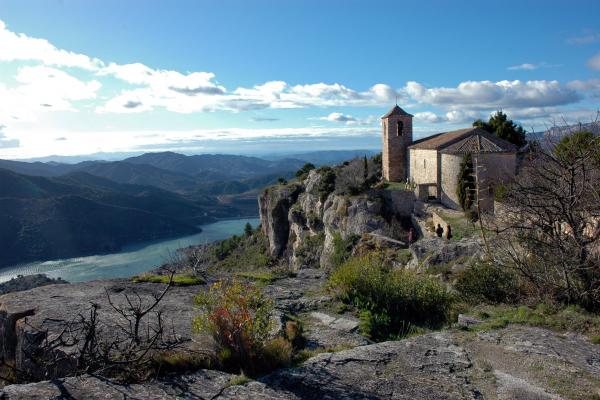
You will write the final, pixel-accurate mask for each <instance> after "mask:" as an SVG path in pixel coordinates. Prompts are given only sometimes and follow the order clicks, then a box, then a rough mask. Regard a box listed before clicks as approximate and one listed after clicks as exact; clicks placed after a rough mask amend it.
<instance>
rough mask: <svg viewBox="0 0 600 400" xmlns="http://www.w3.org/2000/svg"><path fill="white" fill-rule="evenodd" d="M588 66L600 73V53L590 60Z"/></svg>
mask: <svg viewBox="0 0 600 400" xmlns="http://www.w3.org/2000/svg"><path fill="white" fill-rule="evenodd" d="M587 66H588V67H590V68H591V69H595V70H596V71H600V53H598V54H596V55H595V56H593V57H592V58H590V59H589V60H588V62H587Z"/></svg>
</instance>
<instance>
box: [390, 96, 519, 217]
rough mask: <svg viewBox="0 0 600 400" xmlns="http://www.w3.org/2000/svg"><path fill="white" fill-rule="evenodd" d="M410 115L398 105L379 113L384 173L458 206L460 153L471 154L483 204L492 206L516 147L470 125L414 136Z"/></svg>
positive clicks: (511, 170)
mask: <svg viewBox="0 0 600 400" xmlns="http://www.w3.org/2000/svg"><path fill="white" fill-rule="evenodd" d="M412 119H413V116H412V115H411V114H409V113H407V112H406V111H404V110H403V109H402V108H400V107H398V105H396V106H394V107H393V108H392V109H391V110H390V111H389V112H388V113H387V114H385V115H384V116H383V117H381V120H382V127H383V152H382V161H383V178H384V179H385V180H387V181H390V182H406V181H408V182H410V183H412V184H414V185H415V187H416V192H417V196H418V197H419V198H421V199H430V200H432V199H435V200H437V201H439V202H441V203H442V204H443V205H445V206H446V207H449V208H453V209H456V210H459V209H460V208H461V207H460V205H459V200H458V195H457V194H456V188H457V183H458V174H459V172H460V164H461V162H462V160H463V157H464V155H465V154H467V153H470V154H471V156H472V159H473V165H474V168H473V169H474V171H476V179H477V181H478V182H479V196H480V199H481V204H482V207H483V208H484V209H490V208H492V207H493V194H494V189H495V187H497V185H498V184H499V183H501V182H504V181H506V180H507V179H510V178H512V177H514V176H515V174H516V169H517V150H518V149H517V147H516V146H515V145H513V144H512V143H510V142H507V141H505V140H503V139H500V138H498V137H496V136H495V135H493V134H491V133H489V132H487V131H485V130H483V129H480V128H474V127H471V128H465V129H459V130H456V131H451V132H443V133H438V134H435V135H432V136H429V137H426V138H424V139H420V140H416V141H413V129H412V128H413V123H412Z"/></svg>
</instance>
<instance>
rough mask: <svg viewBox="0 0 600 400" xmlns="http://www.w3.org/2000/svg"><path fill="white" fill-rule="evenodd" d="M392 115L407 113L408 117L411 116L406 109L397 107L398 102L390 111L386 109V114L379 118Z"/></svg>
mask: <svg viewBox="0 0 600 400" xmlns="http://www.w3.org/2000/svg"><path fill="white" fill-rule="evenodd" d="M393 115H408V116H409V117H412V116H413V115H412V114H409V113H407V112H406V111H404V110H403V109H401V108H400V107H398V104H396V105H395V106H394V107H393V108H392V109H391V110H390V111H388V113H387V114H385V115H384V116H383V117H381V119H384V118H388V117H391V116H393Z"/></svg>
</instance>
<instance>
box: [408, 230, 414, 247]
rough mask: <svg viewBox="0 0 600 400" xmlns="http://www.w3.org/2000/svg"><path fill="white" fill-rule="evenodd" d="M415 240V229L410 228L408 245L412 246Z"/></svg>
mask: <svg viewBox="0 0 600 400" xmlns="http://www.w3.org/2000/svg"><path fill="white" fill-rule="evenodd" d="M414 241H415V229H414V228H410V229H409V230H408V245H409V246H410V245H411V244H413V242H414Z"/></svg>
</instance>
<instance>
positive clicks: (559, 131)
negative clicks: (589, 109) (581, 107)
mask: <svg viewBox="0 0 600 400" xmlns="http://www.w3.org/2000/svg"><path fill="white" fill-rule="evenodd" d="M582 131H588V132H592V133H593V134H594V135H597V136H600V121H596V122H588V123H585V124H583V123H582V124H573V125H564V126H553V127H552V128H550V129H548V130H546V131H543V132H529V133H527V139H528V140H536V141H538V142H540V143H542V144H543V142H545V141H548V142H552V143H554V142H557V141H559V140H560V139H561V138H562V137H563V136H566V135H570V134H572V133H575V132H582Z"/></svg>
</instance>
